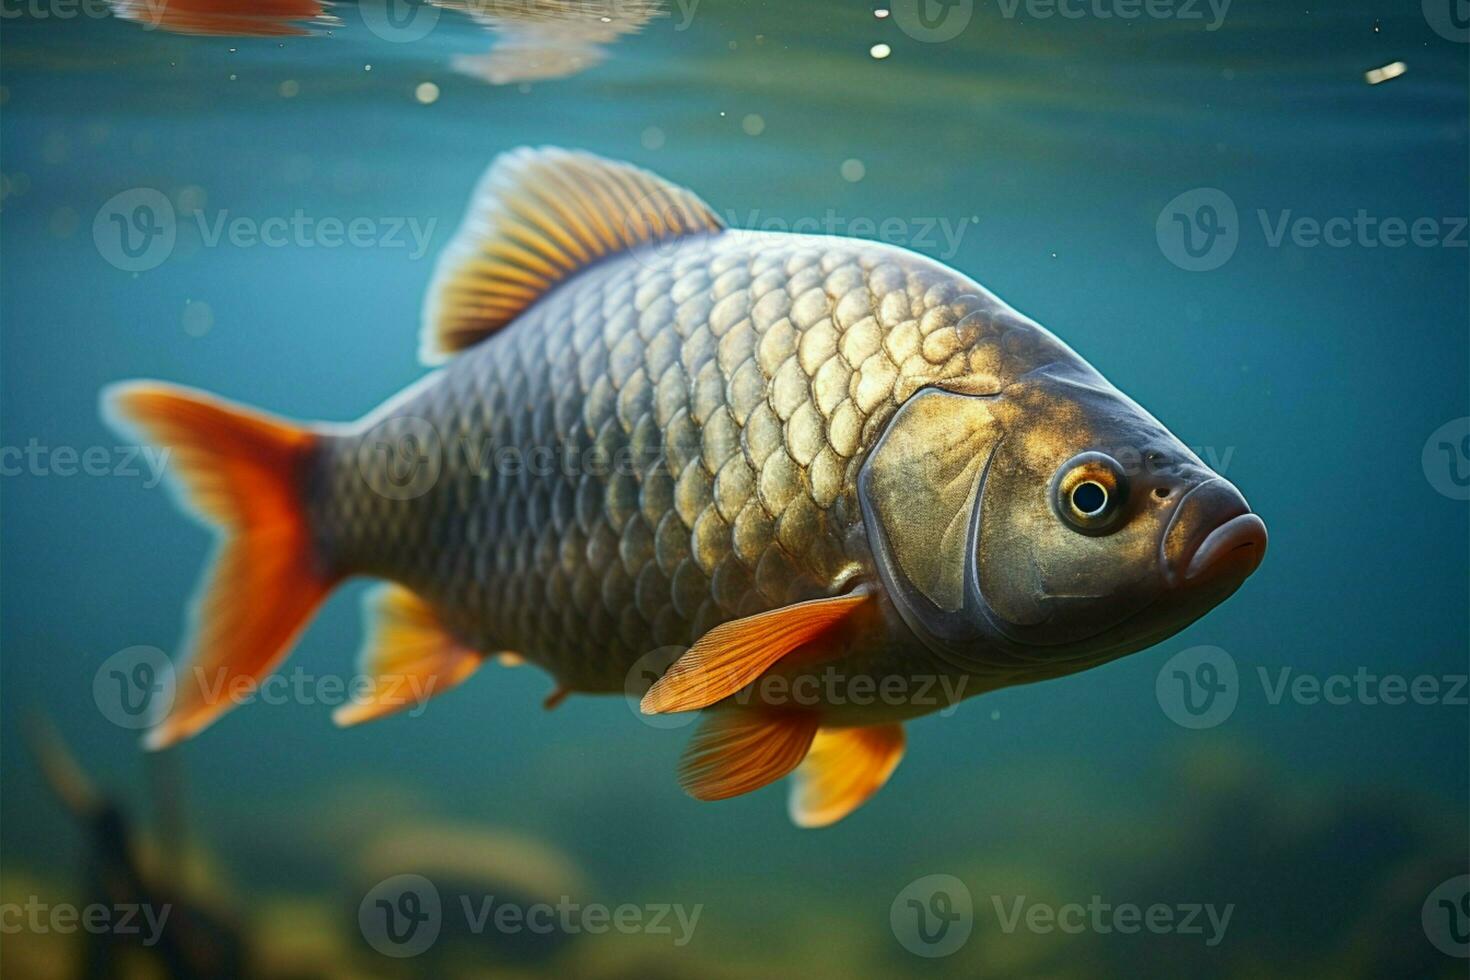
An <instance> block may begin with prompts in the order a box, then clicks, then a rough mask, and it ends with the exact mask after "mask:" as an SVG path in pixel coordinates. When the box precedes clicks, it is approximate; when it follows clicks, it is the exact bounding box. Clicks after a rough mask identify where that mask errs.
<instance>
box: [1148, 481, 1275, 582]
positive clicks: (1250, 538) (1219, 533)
mask: <svg viewBox="0 0 1470 980" xmlns="http://www.w3.org/2000/svg"><path fill="white" fill-rule="evenodd" d="M1265 554H1266V524H1265V522H1264V521H1262V520H1261V518H1260V517H1259V516H1257V515H1256V514H1255V513H1253V512H1252V511H1251V509H1250V505H1249V504H1247V503H1246V501H1245V497H1243V496H1241V493H1240V491H1239V490H1237V489H1235V487H1234V486H1232V485H1231V484H1230V483H1229V482H1228V481H1226V480H1224V479H1222V478H1220V477H1213V478H1211V479H1209V480H1206V481H1204V482H1203V483H1200V484H1197V485H1196V486H1195V487H1194V488H1193V489H1191V490H1190V491H1189V492H1188V493H1186V494H1185V495H1184V498H1183V499H1182V500H1180V501H1179V504H1178V506H1177V507H1176V508H1175V511H1174V515H1173V517H1172V518H1171V519H1170V521H1169V526H1168V529H1167V530H1165V532H1164V539H1163V543H1162V545H1161V547H1160V563H1161V565H1162V568H1163V574H1164V580H1165V582H1166V583H1167V584H1168V586H1169V587H1170V588H1186V587H1190V588H1192V587H1195V586H1200V585H1203V584H1205V583H1209V582H1216V581H1222V580H1225V579H1231V580H1233V581H1235V582H1236V583H1239V582H1241V581H1243V580H1244V579H1245V578H1246V577H1247V576H1249V575H1250V574H1251V573H1252V572H1254V571H1255V570H1256V568H1257V567H1258V566H1259V565H1260V564H1261V559H1262V558H1264V557H1265Z"/></svg>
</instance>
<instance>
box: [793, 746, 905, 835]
mask: <svg viewBox="0 0 1470 980" xmlns="http://www.w3.org/2000/svg"><path fill="white" fill-rule="evenodd" d="M903 747H904V735H903V726H902V725H898V724H892V725H873V726H871V727H868V728H823V729H821V730H820V731H818V732H817V736H816V738H815V739H813V740H812V748H811V751H810V752H809V753H808V754H807V757H806V760H805V761H803V762H802V764H801V765H800V766H799V767H798V768H797V770H796V775H795V777H794V780H795V782H794V783H793V784H792V787H791V800H790V806H789V809H790V813H791V822H792V823H794V824H796V825H797V826H798V827H826V826H828V825H830V824H834V823H836V822H837V821H839V820H841V819H842V818H843V817H845V816H847V815H848V814H849V813H851V812H852V811H854V810H856V809H857V808H858V807H860V806H862V805H863V804H864V803H866V802H867V801H868V797H870V796H872V795H873V794H874V793H876V792H878V790H880V789H882V788H883V784H884V783H886V782H887V781H888V777H889V776H891V775H893V770H894V769H896V768H898V763H899V762H900V760H902V759H903Z"/></svg>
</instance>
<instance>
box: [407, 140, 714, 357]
mask: <svg viewBox="0 0 1470 980" xmlns="http://www.w3.org/2000/svg"><path fill="white" fill-rule="evenodd" d="M723 228H724V224H723V223H722V222H721V221H720V219H719V218H718V217H716V216H715V214H714V212H713V211H711V210H710V209H709V206H708V205H706V204H705V203H704V202H703V201H701V200H700V199H699V198H698V197H696V196H695V195H694V194H693V193H692V192H690V191H687V190H685V189H684V188H682V187H679V186H677V185H675V184H671V183H669V182H668V181H666V180H664V179H663V178H661V177H657V176H655V175H653V174H651V173H649V172H648V171H646V170H642V169H640V168H638V167H635V166H633V165H632V164H628V163H619V162H617V161H614V160H604V159H603V158H602V157H598V156H593V155H592V154H590V153H580V152H573V151H569V150H562V149H557V148H556V147H541V148H534V149H533V148H531V147H522V148H520V149H518V150H511V151H510V152H508V153H504V154H502V155H500V156H499V157H497V158H496V160H495V162H494V163H493V164H491V165H490V169H489V170H488V171H486V173H485V176H484V177H482V178H481V179H480V185H479V186H478V187H477V188H475V194H474V197H473V198H472V199H471V201H470V206H469V211H468V212H467V213H466V214H465V218H464V223H463V224H462V225H460V228H459V231H458V233H456V234H455V236H454V240H453V241H451V242H450V243H449V245H448V246H447V247H446V248H445V250H444V254H443V255H442V256H440V258H439V265H438V268H437V269H436V270H435V273H434V281H433V283H432V284H431V285H430V287H429V295H428V298H427V300H426V301H425V303H424V322H423V333H422V336H421V337H420V347H419V349H420V355H421V356H422V358H423V359H424V361H425V362H426V363H436V362H439V361H442V360H444V359H445V358H446V357H447V356H449V355H450V354H453V353H455V352H456V351H461V350H464V349H465V348H466V347H471V346H473V345H475V344H477V343H479V342H480V341H481V340H483V339H485V337H487V336H489V335H490V334H492V333H494V332H495V331H496V330H499V329H500V328H501V327H503V326H505V325H506V324H507V323H509V322H510V321H511V320H513V319H515V317H516V316H517V315H518V314H519V313H520V312H521V311H522V310H524V309H526V307H528V306H530V305H531V304H532V303H534V302H535V301H536V300H537V299H539V298H540V297H541V296H543V295H544V294H546V293H547V292H548V291H550V290H551V288H552V287H553V286H555V285H556V284H557V283H559V282H561V281H562V280H564V279H567V278H568V277H570V276H571V275H572V274H574V273H576V272H577V271H578V270H580V269H583V268H586V267H587V266H588V265H591V264H592V263H593V262H596V261H597V260H598V259H600V258H603V257H604V256H607V255H612V254H614V253H617V252H622V251H625V250H626V249H629V248H632V247H633V246H635V245H640V244H644V243H649V242H658V241H663V240H666V239H670V238H678V237H681V236H684V235H691V234H697V233H700V232H714V231H720V230H721V229H723Z"/></svg>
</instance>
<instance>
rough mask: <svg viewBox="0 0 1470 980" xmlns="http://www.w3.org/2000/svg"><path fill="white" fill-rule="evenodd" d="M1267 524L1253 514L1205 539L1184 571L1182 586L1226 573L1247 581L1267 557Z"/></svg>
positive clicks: (1235, 519) (1238, 518)
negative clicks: (1233, 573) (1247, 577)
mask: <svg viewBox="0 0 1470 980" xmlns="http://www.w3.org/2000/svg"><path fill="white" fill-rule="evenodd" d="M1266 541H1267V536H1266V522H1265V521H1263V520H1261V518H1260V517H1259V516H1257V515H1256V514H1254V513H1251V512H1250V511H1247V512H1246V513H1244V514H1239V515H1237V516H1235V517H1232V518H1230V519H1229V520H1227V521H1225V522H1224V523H1223V524H1221V525H1219V526H1218V527H1216V528H1215V529H1214V530H1213V531H1211V532H1210V533H1209V534H1207V535H1205V538H1204V540H1203V541H1201V542H1200V543H1199V544H1198V545H1197V546H1196V547H1195V549H1194V554H1192V555H1191V556H1190V558H1189V562H1188V563H1187V564H1186V565H1185V568H1184V579H1183V584H1185V585H1197V584H1199V583H1200V582H1203V581H1206V580H1208V579H1212V578H1216V577H1219V576H1221V575H1223V574H1225V573H1227V572H1235V573H1236V575H1237V576H1238V577H1239V578H1241V579H1244V578H1245V577H1246V576H1248V575H1250V574H1251V573H1252V572H1254V571H1255V570H1256V569H1257V568H1258V567H1259V566H1260V564H1261V560H1262V559H1263V558H1264V557H1265V556H1266Z"/></svg>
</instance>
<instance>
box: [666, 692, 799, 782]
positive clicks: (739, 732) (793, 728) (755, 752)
mask: <svg viewBox="0 0 1470 980" xmlns="http://www.w3.org/2000/svg"><path fill="white" fill-rule="evenodd" d="M816 734H817V718H816V716H815V715H813V714H810V713H806V712H785V713H780V714H775V713H768V712H761V711H743V710H736V711H721V712H717V713H715V714H713V715H712V716H711V717H709V718H708V719H706V720H705V721H704V722H703V723H701V725H700V726H699V730H698V731H696V732H695V733H694V738H693V739H692V740H690V742H689V747H688V748H686V749H685V750H684V759H683V761H682V762H681V764H680V766H679V783H680V784H681V785H682V786H683V787H684V790H685V792H687V793H688V794H689V795H690V796H692V797H694V798H695V799H698V800H723V799H727V798H729V797H731V796H740V795H741V794H742V793H749V792H751V791H752V790H757V789H760V788H761V787H762V786H765V785H766V784H768V783H772V782H775V781H776V780H778V779H780V778H781V777H782V776H784V775H786V774H787V773H789V772H791V770H793V769H795V768H796V767H797V766H798V765H799V764H800V763H801V760H802V758H803V757H804V756H805V755H806V753H807V748H808V747H809V746H810V745H811V744H812V738H813V737H814V736H815V735H816Z"/></svg>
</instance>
